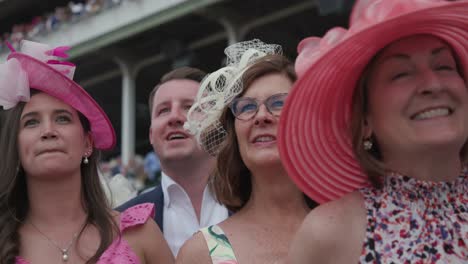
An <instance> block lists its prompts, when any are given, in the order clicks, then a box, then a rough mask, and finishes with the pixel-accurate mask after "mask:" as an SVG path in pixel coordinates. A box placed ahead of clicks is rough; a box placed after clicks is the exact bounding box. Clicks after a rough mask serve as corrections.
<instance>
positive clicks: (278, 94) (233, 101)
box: [228, 93, 289, 121]
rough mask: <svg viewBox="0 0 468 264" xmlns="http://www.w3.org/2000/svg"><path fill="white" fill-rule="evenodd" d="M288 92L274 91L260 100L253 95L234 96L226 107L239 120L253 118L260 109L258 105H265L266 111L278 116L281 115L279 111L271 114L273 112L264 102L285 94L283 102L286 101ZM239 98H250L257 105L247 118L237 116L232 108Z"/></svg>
mask: <svg viewBox="0 0 468 264" xmlns="http://www.w3.org/2000/svg"><path fill="white" fill-rule="evenodd" d="M288 94H289V93H276V94H272V95H270V96H268V97H267V98H265V99H264V100H262V101H260V100H258V99H256V98H253V97H236V98H234V99H233V100H232V101H231V103H230V104H229V106H228V107H229V109H230V110H231V113H232V115H233V116H234V117H235V118H236V119H237V120H241V121H249V120H251V119H253V118H254V117H255V115H256V114H257V113H258V111H259V110H260V106H261V105H265V108H266V109H267V111H268V113H270V114H271V115H272V116H275V117H279V116H280V115H281V113H280V114H278V115H275V114H273V112H272V111H271V110H270V107H269V106H268V105H267V104H266V102H267V101H268V100H270V99H271V98H273V97H275V96H285V97H284V99H285V100H283V103H284V102H285V101H286V98H287V96H288ZM239 99H250V100H252V101H253V102H255V104H256V106H257V109H256V110H255V111H254V112H252V116H251V117H249V118H247V119H242V118H239V116H238V115H236V114H235V113H234V108H233V107H234V104H235V103H236V102H238V101H239ZM281 110H283V106H282V107H281Z"/></svg>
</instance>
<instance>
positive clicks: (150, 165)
mask: <svg viewBox="0 0 468 264" xmlns="http://www.w3.org/2000/svg"><path fill="white" fill-rule="evenodd" d="M144 168H145V173H146V175H147V177H148V183H147V185H154V183H156V182H157V181H158V180H159V179H158V178H159V176H160V175H161V164H160V163H159V158H158V156H157V155H156V153H155V152H154V151H150V152H148V154H146V156H145V163H144Z"/></svg>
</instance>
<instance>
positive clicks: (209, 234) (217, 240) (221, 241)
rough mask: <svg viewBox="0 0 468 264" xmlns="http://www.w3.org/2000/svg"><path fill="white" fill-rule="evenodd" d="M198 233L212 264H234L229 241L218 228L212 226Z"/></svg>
mask: <svg viewBox="0 0 468 264" xmlns="http://www.w3.org/2000/svg"><path fill="white" fill-rule="evenodd" d="M200 232H201V233H202V234H203V237H204V238H205V241H206V244H207V245H208V250H209V253H210V256H211V261H212V263H213V264H221V263H227V261H229V263H230V264H236V263H237V259H236V256H235V254H234V250H233V249H232V245H231V243H230V242H229V239H228V238H227V236H226V235H225V234H224V231H223V230H222V229H221V228H220V227H219V226H218V225H213V226H209V227H205V228H202V229H201V230H200Z"/></svg>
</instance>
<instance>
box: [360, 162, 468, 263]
mask: <svg viewBox="0 0 468 264" xmlns="http://www.w3.org/2000/svg"><path fill="white" fill-rule="evenodd" d="M466 176H467V170H466V169H465V170H464V171H463V173H462V174H461V175H460V176H459V177H458V178H457V179H456V180H454V181H453V182H427V181H419V180H416V179H413V178H410V177H407V176H401V175H398V174H392V175H389V176H387V177H386V179H385V181H384V186H383V188H382V189H380V190H377V189H375V188H365V189H362V190H360V192H361V193H362V195H363V196H364V200H365V207H366V209H367V230H366V238H365V241H364V246H363V251H362V254H361V257H360V261H359V263H389V264H390V263H395V264H396V263H398V264H400V263H402V264H410V263H411V264H423V263H437V264H439V263H440V264H442V263H443V264H454V263H460V264H461V263H468V247H467V243H468V181H467V177H466Z"/></svg>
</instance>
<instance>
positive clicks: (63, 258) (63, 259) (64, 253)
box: [62, 250, 68, 262]
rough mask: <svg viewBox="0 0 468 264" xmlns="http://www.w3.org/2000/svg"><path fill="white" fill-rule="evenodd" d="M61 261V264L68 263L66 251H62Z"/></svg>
mask: <svg viewBox="0 0 468 264" xmlns="http://www.w3.org/2000/svg"><path fill="white" fill-rule="evenodd" d="M62 261H63V262H67V261H68V250H62Z"/></svg>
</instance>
